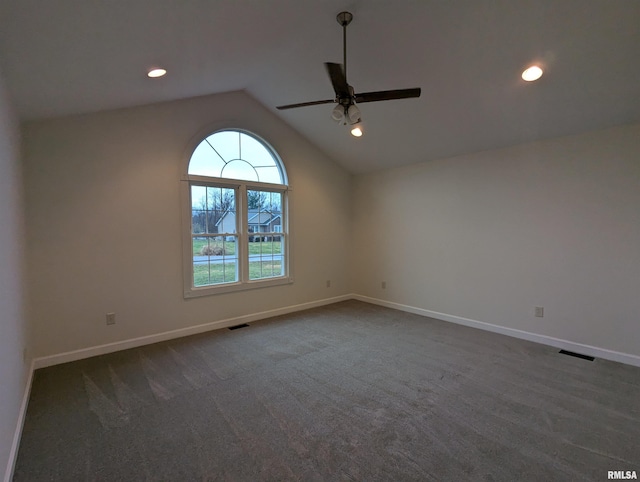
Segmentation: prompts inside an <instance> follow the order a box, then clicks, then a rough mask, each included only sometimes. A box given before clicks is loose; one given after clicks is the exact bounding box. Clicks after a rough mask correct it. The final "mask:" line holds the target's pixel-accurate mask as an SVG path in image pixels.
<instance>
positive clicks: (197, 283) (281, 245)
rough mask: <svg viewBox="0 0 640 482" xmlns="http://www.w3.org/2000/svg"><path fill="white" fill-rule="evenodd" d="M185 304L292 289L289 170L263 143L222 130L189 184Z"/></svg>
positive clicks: (202, 146)
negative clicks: (203, 298) (268, 288)
mask: <svg viewBox="0 0 640 482" xmlns="http://www.w3.org/2000/svg"><path fill="white" fill-rule="evenodd" d="M184 181H185V186H184V189H183V199H184V205H185V216H184V217H185V220H188V222H185V223H184V224H185V228H184V239H185V243H184V244H185V248H184V260H185V262H184V265H185V290H184V294H185V297H194V296H202V295H207V294H214V293H221V292H228V291H235V290H239V289H248V288H257V287H263V286H271V285H278V284H283V283H290V282H291V277H290V274H289V273H290V266H289V264H290V263H289V256H288V253H289V236H288V233H289V230H288V212H287V207H288V192H289V188H288V185H287V175H286V171H285V169H284V165H283V164H282V161H281V160H280V157H279V156H278V154H277V153H276V152H275V150H274V149H273V148H272V147H271V146H269V145H268V144H267V143H266V142H265V141H264V140H263V139H261V138H259V137H258V136H256V135H254V134H252V133H250V132H247V131H243V130H238V129H225V130H220V131H216V132H214V133H213V134H210V135H209V136H207V137H206V138H205V139H203V140H202V141H201V142H200V143H199V144H198V145H197V146H196V148H195V149H194V150H193V152H192V154H191V157H190V158H189V163H188V167H187V175H186V178H185V179H184Z"/></svg>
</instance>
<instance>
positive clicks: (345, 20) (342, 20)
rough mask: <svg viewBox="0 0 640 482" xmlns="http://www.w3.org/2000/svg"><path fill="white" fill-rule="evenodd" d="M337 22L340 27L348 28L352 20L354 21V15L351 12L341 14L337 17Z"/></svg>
mask: <svg viewBox="0 0 640 482" xmlns="http://www.w3.org/2000/svg"><path fill="white" fill-rule="evenodd" d="M336 20H337V21H338V23H339V24H340V25H342V26H343V27H346V26H347V25H349V24H350V23H351V20H353V15H352V14H351V12H340V13H339V14H338V15H336Z"/></svg>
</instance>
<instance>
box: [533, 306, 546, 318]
mask: <svg viewBox="0 0 640 482" xmlns="http://www.w3.org/2000/svg"><path fill="white" fill-rule="evenodd" d="M535 315H536V318H543V317H544V308H543V307H542V306H536V309H535Z"/></svg>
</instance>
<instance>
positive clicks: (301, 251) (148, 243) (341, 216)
mask: <svg viewBox="0 0 640 482" xmlns="http://www.w3.org/2000/svg"><path fill="white" fill-rule="evenodd" d="M208 126H211V127H212V128H213V127H221V126H227V127H241V128H246V129H248V130H251V131H253V132H255V133H256V134H258V135H260V136H261V137H263V138H264V139H266V140H267V141H268V142H270V143H271V144H272V145H273V147H274V148H275V149H276V150H277V151H278V153H279V154H280V156H281V158H282V159H283V162H284V163H285V166H286V169H287V172H288V176H289V181H290V185H291V186H292V187H293V190H294V191H293V197H292V201H291V202H292V212H291V224H292V233H293V234H292V235H293V242H294V243H295V244H293V253H292V254H293V262H294V263H295V264H294V269H295V272H294V274H295V282H294V283H293V284H292V285H286V286H279V287H271V288H263V289H256V290H251V291H244V292H239V293H232V294H226V295H215V296H209V297H204V298H197V299H190V300H185V299H183V285H182V257H181V256H182V251H181V250H182V246H181V232H180V221H181V219H180V216H181V211H180V195H179V188H180V181H179V179H180V175H181V169H182V167H183V166H184V165H185V164H183V161H184V159H185V156H186V157H188V153H187V148H188V146H190V145H191V146H192V147H195V145H196V144H195V143H193V137H194V136H196V135H197V134H201V135H203V136H204V134H206V133H207V132H206V128H207V127H208ZM23 136H24V158H25V186H26V208H27V219H28V223H27V253H28V256H27V265H28V283H29V307H30V309H29V319H30V322H31V323H32V325H33V329H34V350H35V353H34V354H35V356H38V357H41V356H47V355H52V354H59V353H62V352H66V351H71V350H77V349H81V348H86V347H92V346H97V345H101V344H105V343H110V342H116V341H120V340H126V339H131V338H135V337H140V336H146V335H151V334H156V333H162V332H165V331H169V330H176V329H181V328H185V327H190V326H194V325H199V324H203V323H208V322H212V321H216V320H224V319H227V318H232V317H236V316H241V315H246V314H251V313H256V312H262V311H265V310H271V309H276V308H281V307H287V306H291V305H296V304H300V303H305V302H312V301H316V300H321V299H325V298H330V297H334V296H338V295H343V294H346V293H348V292H349V290H348V282H347V281H348V273H347V269H348V268H347V266H348V252H347V250H348V246H349V235H350V221H351V219H350V210H349V202H350V196H351V176H350V175H349V174H348V173H347V172H346V171H345V170H343V169H342V168H340V167H338V166H337V165H336V164H335V163H333V162H332V161H331V160H329V159H328V158H327V157H326V156H325V155H323V154H322V153H321V152H319V151H318V150H317V149H315V148H313V147H312V146H311V145H310V143H308V142H307V141H306V140H305V139H303V138H301V137H300V136H299V135H298V134H297V133H296V132H295V131H294V130H293V129H292V128H290V127H289V126H287V125H286V124H284V123H283V122H282V121H280V120H279V119H278V118H277V117H276V116H275V115H273V114H272V113H271V112H270V111H268V110H267V109H265V108H264V107H263V106H262V105H260V104H259V103H258V102H256V101H255V100H253V99H252V98H251V97H250V96H248V95H246V94H245V93H243V92H234V93H229V94H221V95H213V96H207V97H201V98H193V99H186V100H181V101H176V102H169V103H162V104H155V105H149V106H143V107H137V108H131V109H123V110H117V111H110V112H101V113H96V114H89V115H82V116H73V117H68V118H59V119H53V120H45V121H39V122H32V123H27V124H26V125H24V128H23ZM326 280H331V281H332V284H331V288H326ZM111 311H112V312H115V313H116V325H113V326H106V323H105V313H107V312H111Z"/></svg>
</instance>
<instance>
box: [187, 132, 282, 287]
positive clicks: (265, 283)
mask: <svg viewBox="0 0 640 482" xmlns="http://www.w3.org/2000/svg"><path fill="white" fill-rule="evenodd" d="M224 130H237V131H240V132H245V133H247V134H249V135H251V136H253V137H254V138H256V139H258V140H259V141H260V142H262V143H263V144H265V147H267V148H268V149H269V150H270V151H271V152H272V153H273V150H272V149H270V146H269V145H268V144H267V143H266V142H264V141H263V140H262V139H261V138H260V137H258V136H256V135H255V134H253V133H252V132H249V131H245V130H243V129H229V128H227V129H224ZM213 133H215V131H214V132H209V134H208V135H207V136H204V137H208V136H209V135H211V134H213ZM204 137H201V138H200V141H201V140H202V139H204ZM199 143H200V142H198V143H196V146H197V145H198V144H199ZM194 148H195V146H194ZM190 151H191V152H193V149H191V150H190ZM190 158H191V156H190V153H189V155H188V156H187V160H186V168H185V169H184V171H183V176H182V179H181V183H180V184H181V187H180V196H181V205H182V257H183V263H182V265H183V286H184V293H183V294H184V298H197V297H201V296H210V295H216V294H222V293H232V292H235V291H242V290H250V289H256V288H266V287H271V286H281V285H286V284H291V283H293V281H294V278H293V267H292V260H291V231H290V226H289V219H290V216H291V196H292V189H291V187H290V186H289V185H287V184H273V183H261V182H255V181H246V180H240V179H238V180H236V179H229V178H218V177H208V176H196V175H190V174H188V165H189V160H190ZM277 162H279V163H280V167H281V168H282V169H283V166H282V164H281V161H280V160H279V159H278V161H277ZM283 177H284V178H285V180H286V176H283ZM192 185H198V186H207V187H217V188H220V187H221V188H228V189H234V190H235V191H236V193H237V194H236V200H235V203H236V234H237V246H236V250H237V254H238V258H237V259H238V260H237V263H238V268H237V269H238V281H236V282H230V283H219V284H215V285H206V286H194V283H193V239H192V236H193V233H192V225H191V224H192V199H191V186H192ZM248 190H259V191H270V192H277V193H281V194H282V213H281V226H282V228H281V230H282V232H280V233H278V235H280V236H282V238H283V246H284V248H283V249H282V256H283V263H284V274H283V275H282V276H275V277H269V278H261V279H255V280H250V279H249V235H251V234H252V233H249V229H248V220H247V214H248V209H247V191H248Z"/></svg>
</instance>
